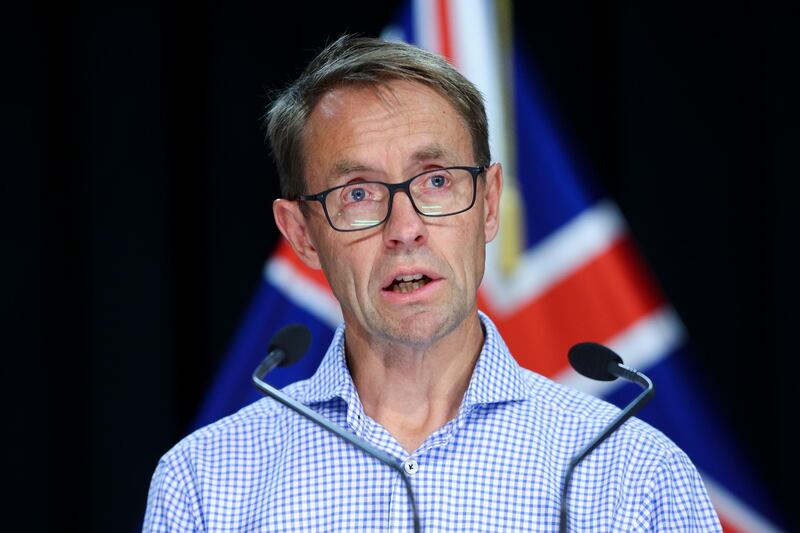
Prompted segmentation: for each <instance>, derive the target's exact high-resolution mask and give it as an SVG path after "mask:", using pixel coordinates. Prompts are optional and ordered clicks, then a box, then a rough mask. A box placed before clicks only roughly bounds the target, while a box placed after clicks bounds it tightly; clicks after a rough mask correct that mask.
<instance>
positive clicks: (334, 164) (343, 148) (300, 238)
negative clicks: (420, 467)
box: [275, 81, 502, 346]
mask: <svg viewBox="0 0 800 533" xmlns="http://www.w3.org/2000/svg"><path fill="white" fill-rule="evenodd" d="M303 148H304V154H305V165H304V166H305V179H306V183H307V190H308V192H310V193H317V192H320V191H323V190H325V189H329V188H331V187H335V186H337V185H343V184H346V183H351V182H356V181H362V180H363V181H385V182H389V183H396V182H401V181H405V180H406V179H408V178H410V177H411V176H414V175H416V174H419V173H421V172H424V171H426V170H432V169H435V168H441V167H448V166H474V165H476V164H477V163H478V162H477V161H475V158H474V155H473V150H472V144H471V139H470V135H469V131H468V129H467V128H466V126H465V124H464V121H463V120H462V119H461V117H460V116H459V115H458V113H457V112H456V111H455V109H454V108H453V107H452V106H451V105H450V104H449V103H448V102H447V101H446V100H445V99H444V98H443V97H442V96H440V95H439V94H438V93H437V92H435V91H434V90H433V89H431V88H429V87H427V86H425V85H422V84H419V83H413V82H402V81H397V82H390V83H389V84H388V86H385V87H359V86H347V87H342V88H337V89H335V90H332V91H330V92H328V93H327V94H326V95H325V96H323V97H322V99H321V100H320V101H319V103H318V104H317V106H316V107H315V108H314V110H313V112H312V114H311V117H310V119H309V121H308V125H307V128H306V131H305V137H304V147H303ZM486 174H487V175H486V180H485V181H484V179H481V178H479V179H478V182H477V183H478V184H477V188H478V191H477V199H476V202H475V205H474V206H473V207H472V209H470V210H469V211H466V212H464V213H460V214H457V215H453V216H449V217H442V218H428V217H422V216H421V215H418V214H417V213H416V212H415V211H414V208H413V206H412V205H411V202H410V200H409V198H408V196H406V195H405V194H404V193H402V192H401V193H397V194H395V196H394V200H393V202H394V205H393V207H392V212H391V216H390V218H389V220H387V221H386V222H385V223H384V224H382V225H380V226H377V227H374V228H370V229H366V230H363V231H358V232H352V233H343V232H338V231H335V230H334V229H333V228H331V227H330V226H329V225H328V222H327V221H326V219H325V215H324V213H323V210H322V205H321V204H319V203H313V204H310V205H309V206H308V207H309V208H310V209H309V210H308V214H307V215H306V216H303V215H302V214H300V211H299V209H298V207H297V204H296V203H293V202H284V203H280V202H281V201H278V202H276V206H275V215H276V220H277V221H278V225H279V226H280V227H281V229H282V231H283V232H284V235H286V236H287V237H288V238H289V240H290V242H292V245H293V246H294V248H295V250H296V251H297V252H298V254H299V255H300V257H301V258H302V259H303V260H304V261H305V262H306V264H308V265H309V266H312V267H315V268H319V267H321V268H322V269H323V270H324V272H325V274H326V276H327V278H328V281H329V282H330V285H331V288H332V289H333V292H334V294H335V295H336V297H337V299H338V300H339V302H340V304H341V306H342V312H343V315H344V318H345V322H346V323H347V326H348V328H354V329H355V330H356V331H353V333H355V334H357V335H361V336H362V337H363V338H364V339H367V340H369V341H370V342H378V343H382V342H399V343H402V344H406V345H417V346H424V345H427V344H430V343H431V342H433V341H435V340H437V339H439V338H441V337H443V336H444V335H446V334H448V333H451V332H453V331H454V330H455V329H456V328H458V327H459V326H460V325H462V324H463V323H464V321H465V319H466V318H467V317H468V316H470V315H471V314H474V313H475V311H476V294H477V289H478V285H479V284H480V282H481V278H482V276H483V269H484V253H485V244H486V242H488V241H489V240H491V239H492V238H494V236H495V234H496V232H497V206H498V202H499V196H500V188H501V182H502V176H501V171H500V168H499V165H493V166H492V167H491V168H490V169H489V171H487V173H486ZM290 214H291V216H289V215H290ZM420 275H421V276H422V278H421V279H419V280H417V281H415V282H413V283H400V282H398V281H397V280H402V279H403V277H406V279H409V278H408V277H409V276H411V277H412V278H413V279H416V278H419V276H420Z"/></svg>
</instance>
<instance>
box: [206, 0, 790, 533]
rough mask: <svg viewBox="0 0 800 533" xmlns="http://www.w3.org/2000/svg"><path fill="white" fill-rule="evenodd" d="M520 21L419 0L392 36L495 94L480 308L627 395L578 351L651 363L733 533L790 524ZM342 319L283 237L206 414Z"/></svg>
mask: <svg viewBox="0 0 800 533" xmlns="http://www.w3.org/2000/svg"><path fill="white" fill-rule="evenodd" d="M511 30H512V24H511V13H510V2H507V1H499V2H493V1H491V0H415V1H414V2H410V3H408V4H407V5H406V6H405V7H404V9H403V10H402V12H401V13H400V14H399V16H398V18H397V21H396V24H394V25H392V26H390V27H388V28H387V29H386V30H385V32H384V35H383V37H384V38H385V39H387V40H388V39H396V40H405V41H408V42H412V43H414V44H417V45H418V46H421V47H423V48H426V49H428V50H432V51H434V52H437V53H439V54H441V55H443V56H445V57H446V58H447V59H448V60H450V61H451V62H452V63H453V64H454V65H455V66H456V67H457V68H458V69H459V70H461V72H462V73H464V75H465V76H466V77H467V78H468V79H470V80H472V81H473V82H474V83H475V84H476V85H477V86H478V88H479V89H480V90H481V92H482V93H483V94H484V96H485V98H486V108H487V113H488V115H489V124H490V139H491V149H492V155H493V157H494V160H495V161H500V162H502V163H503V168H504V175H505V180H506V181H505V189H504V191H503V205H502V208H501V216H502V220H501V224H500V234H499V236H498V238H497V239H496V240H495V241H494V242H493V243H492V244H491V245H490V246H489V249H488V250H487V265H486V274H485V278H484V282H483V285H482V287H481V291H480V293H479V306H480V308H481V309H482V310H484V311H485V312H486V313H487V314H488V315H490V316H491V318H492V320H494V322H495V323H496V324H497V326H498V327H499V329H500V331H501V332H502V334H503V337H504V338H505V340H506V342H507V343H508V345H509V348H510V349H511V352H512V353H513V354H514V355H515V356H516V357H517V359H518V361H519V362H520V364H521V365H522V366H525V367H527V368H530V369H532V370H534V371H536V372H539V373H540V374H543V375H545V376H548V377H551V378H553V379H555V380H558V381H561V382H563V383H566V384H568V385H570V386H572V387H575V388H577V389H581V390H584V391H586V392H589V393H591V394H594V395H598V396H602V397H604V398H606V399H607V400H609V401H611V402H613V403H617V404H618V405H620V404H622V403H624V402H625V399H626V398H627V397H629V396H630V394H631V391H628V390H626V387H625V386H623V385H621V384H620V383H619V381H616V382H602V383H601V382H593V381H589V380H587V379H585V378H582V377H580V376H579V375H578V374H576V373H575V372H574V371H573V370H572V369H571V368H570V367H569V364H568V363H567V359H566V353H567V351H568V349H569V347H570V346H572V345H573V344H575V343H576V342H580V341H586V340H593V341H596V342H601V343H603V344H606V345H608V346H610V347H611V348H613V349H614V350H616V351H617V352H619V353H620V354H621V355H622V356H623V357H624V359H625V362H626V363H627V364H629V365H631V366H634V367H637V368H640V369H642V370H645V371H647V373H648V375H649V376H650V377H651V378H652V379H653V380H654V381H655V383H656V384H657V385H658V394H657V395H656V397H655V399H654V400H653V402H651V404H649V405H648V406H647V408H646V409H644V410H643V411H642V412H641V418H643V419H645V420H647V421H648V422H649V423H651V424H652V425H654V426H655V427H657V428H659V429H661V430H662V431H663V432H664V433H666V434H667V435H668V436H669V437H670V438H672V440H674V441H675V442H676V443H677V444H678V445H679V446H680V447H681V448H683V449H684V450H685V451H686V452H687V453H688V454H689V456H690V457H691V458H692V460H693V461H694V462H695V464H696V465H697V466H698V469H699V470H700V471H701V474H702V475H703V478H704V480H705V482H706V486H707V487H708V490H709V493H710V495H711V498H712V500H713V501H714V504H715V506H716V507H717V511H718V513H719V515H720V518H721V520H722V522H723V527H724V529H725V531H727V532H761V531H777V530H778V529H777V528H776V527H775V526H774V525H773V523H771V521H770V520H768V519H767V518H765V517H766V516H774V515H773V511H772V509H771V506H770V504H769V502H767V501H765V498H764V497H763V495H762V493H761V492H760V491H759V490H758V487H757V486H756V484H754V483H753V481H752V475H751V474H750V473H749V472H748V471H747V467H746V463H745V462H743V461H742V460H741V458H740V457H738V456H737V454H736V450H735V446H733V443H732V441H731V439H729V438H728V437H727V435H726V433H725V431H724V429H723V428H722V427H721V426H720V424H719V422H718V420H717V418H716V417H715V416H714V413H713V411H712V410H711V409H710V406H709V405H708V402H707V400H705V399H704V398H703V395H702V393H701V391H700V389H699V387H698V386H697V384H695V383H694V382H693V379H692V373H691V372H690V368H689V361H690V359H689V356H688V355H687V353H686V351H685V346H684V344H685V340H686V339H685V334H684V330H683V327H682V325H681V322H680V319H679V318H678V317H677V315H676V314H675V312H674V310H673V309H672V308H671V307H670V305H669V303H668V302H667V301H666V300H665V298H664V296H663V295H662V294H661V293H660V292H659V290H658V288H657V286H656V284H655V282H654V281H653V279H652V278H651V277H650V275H649V274H648V272H647V269H646V267H645V266H644V265H643V264H642V262H641V260H640V258H639V256H638V254H637V252H636V249H635V246H634V244H633V242H632V239H631V237H630V235H629V234H628V230H627V227H626V225H625V221H624V220H623V218H622V216H621V215H620V213H619V211H618V209H617V208H616V206H615V205H614V204H613V203H612V202H611V201H610V200H608V199H607V198H604V197H603V195H602V193H600V192H599V191H597V190H596V189H594V188H592V187H590V185H589V183H588V182H587V180H586V179H585V177H584V176H581V175H580V174H579V169H577V168H576V166H577V165H576V163H575V161H574V160H573V158H572V157H570V153H569V152H568V150H567V149H566V147H565V146H564V145H563V144H562V142H561V140H560V138H559V136H558V133H557V131H556V128H555V127H554V122H553V121H552V120H551V119H550V117H549V113H548V110H547V108H546V106H545V105H544V102H543V101H542V99H541V97H540V95H539V94H538V91H537V85H536V84H537V80H536V79H535V77H534V75H533V73H532V70H531V68H530V64H529V62H528V61H526V60H525V59H524V58H522V57H520V55H519V53H518V49H517V47H515V46H514V44H513V40H512V31H511ZM341 320H342V316H341V311H340V309H339V305H338V303H337V301H336V300H335V298H334V297H333V295H332V293H331V292H330V289H329V287H328V284H327V282H326V280H325V278H324V276H323V275H322V273H321V272H320V271H313V270H309V269H308V268H306V267H305V266H304V265H303V264H302V263H301V262H300V261H299V260H298V259H297V258H296V257H295V255H294V253H293V252H292V250H291V248H290V247H289V246H288V244H287V243H285V242H281V243H280V244H279V245H278V247H277V249H276V251H275V252H274V254H273V256H272V257H271V258H270V259H269V260H268V261H267V263H266V265H265V267H264V277H263V283H262V285H261V287H260V289H259V291H258V293H257V294H256V295H255V298H254V299H253V302H252V304H251V307H250V309H249V310H248V312H247V315H246V318H245V321H244V323H243V324H242V326H241V328H240V330H239V332H238V334H237V337H236V339H235V341H234V343H233V345H232V346H231V349H230V351H229V353H228V354H227V356H226V360H225V364H224V366H223V367H222V368H221V370H220V372H219V375H218V376H217V378H216V381H215V383H214V385H213V387H212V389H211V391H210V393H209V395H208V396H207V399H206V402H205V404H204V405H203V407H202V409H201V411H200V415H199V417H198V420H197V421H196V424H197V425H198V426H200V425H204V424H207V423H210V422H212V421H214V420H216V419H218V418H220V417H222V416H225V415H227V414H230V413H232V412H234V411H236V410H237V409H239V408H240V407H242V406H244V405H246V404H247V403H250V402H252V401H254V400H256V399H258V398H259V397H260V395H259V394H258V393H257V392H256V391H255V389H254V388H253V387H252V385H251V384H250V374H251V372H252V370H253V368H255V366H256V365H257V364H258V363H259V362H260V361H261V359H262V358H263V357H264V355H265V351H266V346H267V343H268V342H269V339H270V337H271V336H272V334H273V333H274V332H276V331H277V330H278V329H280V328H281V327H283V326H284V325H288V324H291V323H296V322H299V323H303V324H306V325H308V326H309V327H310V328H311V330H312V333H313V339H314V340H313V343H312V346H311V348H310V350H309V354H308V355H307V356H306V357H305V358H303V359H302V360H301V362H300V363H298V364H296V365H295V366H293V367H290V368H287V369H277V370H275V371H274V372H273V373H272V374H271V375H270V376H269V380H270V382H271V383H272V384H273V385H276V386H283V385H286V384H288V383H291V382H293V381H296V380H299V379H304V378H307V377H309V376H311V374H313V372H314V370H315V369H316V367H317V365H318V363H319V361H320V359H321V357H322V355H323V354H324V353H325V350H326V348H327V346H328V343H329V341H330V339H331V336H332V334H333V330H334V329H335V327H336V326H337V325H338V324H339V323H340V322H341Z"/></svg>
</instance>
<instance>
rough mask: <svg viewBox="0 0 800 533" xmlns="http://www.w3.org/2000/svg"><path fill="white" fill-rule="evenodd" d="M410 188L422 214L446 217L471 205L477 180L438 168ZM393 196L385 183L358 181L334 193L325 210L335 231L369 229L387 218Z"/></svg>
mask: <svg viewBox="0 0 800 533" xmlns="http://www.w3.org/2000/svg"><path fill="white" fill-rule="evenodd" d="M408 188H409V190H410V191H411V199H412V201H413V203H414V206H415V207H416V209H417V211H419V212H420V213H421V214H423V215H427V216H446V215H450V214H454V213H457V212H459V211H463V210H465V209H467V208H468V207H469V206H470V204H471V202H472V199H473V192H474V191H473V188H474V179H473V177H472V173H471V172H470V171H469V170H464V169H456V168H451V169H436V170H432V171H430V172H426V173H424V174H420V175H419V176H417V177H415V178H414V179H413V180H412V181H411V183H410V184H409V186H408ZM390 196H391V193H390V191H389V188H388V187H387V186H386V185H385V184H383V183H377V182H357V183H352V184H350V185H346V186H344V187H341V188H339V189H336V190H333V191H331V193H330V194H328V196H327V197H326V199H325V202H326V205H325V207H326V209H327V211H328V215H329V217H330V220H331V223H332V224H333V226H334V227H335V228H336V229H341V230H354V229H362V228H369V227H372V226H376V225H378V224H380V223H381V222H383V221H384V220H385V219H386V215H387V213H388V212H389V200H390Z"/></svg>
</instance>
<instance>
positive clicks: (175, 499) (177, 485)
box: [142, 457, 205, 533]
mask: <svg viewBox="0 0 800 533" xmlns="http://www.w3.org/2000/svg"><path fill="white" fill-rule="evenodd" d="M193 487H194V483H193V482H192V477H191V476H190V475H188V472H187V469H186V468H180V466H179V465H177V464H176V463H175V462H174V460H170V459H168V458H167V457H165V458H162V459H161V461H160V462H159V463H158V466H157V467H156V471H155V473H154V474H153V479H152V481H151V482H150V491H149V493H148V496H147V511H146V512H145V517H144V527H143V528H142V531H143V532H144V533H151V532H152V533H156V532H158V533H161V532H165V533H166V532H169V533H177V532H190V531H191V532H201V531H205V528H204V527H203V522H202V518H201V513H200V512H199V511H200V506H199V502H198V498H197V497H196V491H195V490H193Z"/></svg>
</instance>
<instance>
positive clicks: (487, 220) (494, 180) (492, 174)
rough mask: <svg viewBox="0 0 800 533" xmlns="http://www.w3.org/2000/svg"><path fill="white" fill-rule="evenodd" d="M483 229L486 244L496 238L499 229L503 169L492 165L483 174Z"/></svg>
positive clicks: (497, 164)
mask: <svg viewBox="0 0 800 533" xmlns="http://www.w3.org/2000/svg"><path fill="white" fill-rule="evenodd" d="M484 178H485V180H484V184H485V187H484V190H483V229H484V233H485V237H486V242H490V241H491V240H492V239H494V238H495V236H497V230H498V229H499V228H500V195H501V194H502V192H503V167H502V166H501V165H500V163H494V164H493V165H491V166H490V167H489V168H488V169H486V172H485V174H484Z"/></svg>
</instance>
